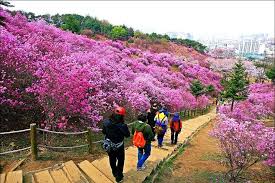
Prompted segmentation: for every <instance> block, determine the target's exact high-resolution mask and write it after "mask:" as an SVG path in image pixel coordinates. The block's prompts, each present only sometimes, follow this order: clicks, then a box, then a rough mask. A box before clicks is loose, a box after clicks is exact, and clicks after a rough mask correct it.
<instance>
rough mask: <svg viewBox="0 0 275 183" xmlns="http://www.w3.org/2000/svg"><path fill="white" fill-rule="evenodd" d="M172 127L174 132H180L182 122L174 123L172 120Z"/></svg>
mask: <svg viewBox="0 0 275 183" xmlns="http://www.w3.org/2000/svg"><path fill="white" fill-rule="evenodd" d="M171 127H172V129H173V130H175V131H176V132H178V131H179V129H180V120H178V121H173V120H172V123H171Z"/></svg>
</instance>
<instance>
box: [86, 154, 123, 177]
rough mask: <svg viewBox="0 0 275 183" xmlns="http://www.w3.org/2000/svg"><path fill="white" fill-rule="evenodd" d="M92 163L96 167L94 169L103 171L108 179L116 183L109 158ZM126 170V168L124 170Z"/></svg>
mask: <svg viewBox="0 0 275 183" xmlns="http://www.w3.org/2000/svg"><path fill="white" fill-rule="evenodd" d="M91 163H92V165H94V167H96V168H97V169H98V170H99V171H101V172H102V173H103V174H104V175H105V176H106V177H108V178H109V179H110V180H112V181H113V182H116V179H115V177H114V176H113V174H112V170H111V167H110V163H109V158H108V157H104V158H102V159H97V160H94V161H93V162H91ZM125 163H126V162H125ZM124 170H125V168H124Z"/></svg>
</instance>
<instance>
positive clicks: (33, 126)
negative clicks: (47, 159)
mask: <svg viewBox="0 0 275 183" xmlns="http://www.w3.org/2000/svg"><path fill="white" fill-rule="evenodd" d="M30 128H31V131H30V138H31V157H32V160H34V161H35V160H37V157H38V149H37V133H36V131H37V130H36V124H35V123H32V124H30Z"/></svg>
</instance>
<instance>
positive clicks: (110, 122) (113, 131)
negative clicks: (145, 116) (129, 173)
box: [102, 107, 130, 182]
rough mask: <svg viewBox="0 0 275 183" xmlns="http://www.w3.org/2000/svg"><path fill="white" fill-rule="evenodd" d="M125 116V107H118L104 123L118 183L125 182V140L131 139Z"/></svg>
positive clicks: (109, 152) (111, 162)
mask: <svg viewBox="0 0 275 183" xmlns="http://www.w3.org/2000/svg"><path fill="white" fill-rule="evenodd" d="M125 115H126V110H125V109H124V108H123V107H116V108H115V110H114V112H113V114H112V115H111V116H110V118H109V119H106V120H105V121H104V122H103V130H102V133H103V134H104V135H105V140H107V142H109V144H107V146H108V147H110V148H108V151H107V153H108V156H109V163H110V166H111V169H112V173H113V176H114V177H115V178H116V182H122V180H123V167H124V160H125V149H124V138H125V137H126V138H127V137H130V131H129V129H128V126H127V125H126V124H125V123H124V116H125ZM105 145H106V144H105ZM103 146H104V144H103Z"/></svg>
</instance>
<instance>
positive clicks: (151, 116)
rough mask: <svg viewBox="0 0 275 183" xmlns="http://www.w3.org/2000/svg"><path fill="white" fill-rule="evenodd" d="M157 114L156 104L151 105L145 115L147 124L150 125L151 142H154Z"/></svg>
mask: <svg viewBox="0 0 275 183" xmlns="http://www.w3.org/2000/svg"><path fill="white" fill-rule="evenodd" d="M157 112H158V104H157V103H153V105H152V106H151V108H150V109H149V111H148V113H147V119H148V124H149V125H150V127H151V129H152V132H153V141H155V136H156V133H155V129H154V128H155V124H156V123H155V120H154V119H155V116H156V114H157Z"/></svg>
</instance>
